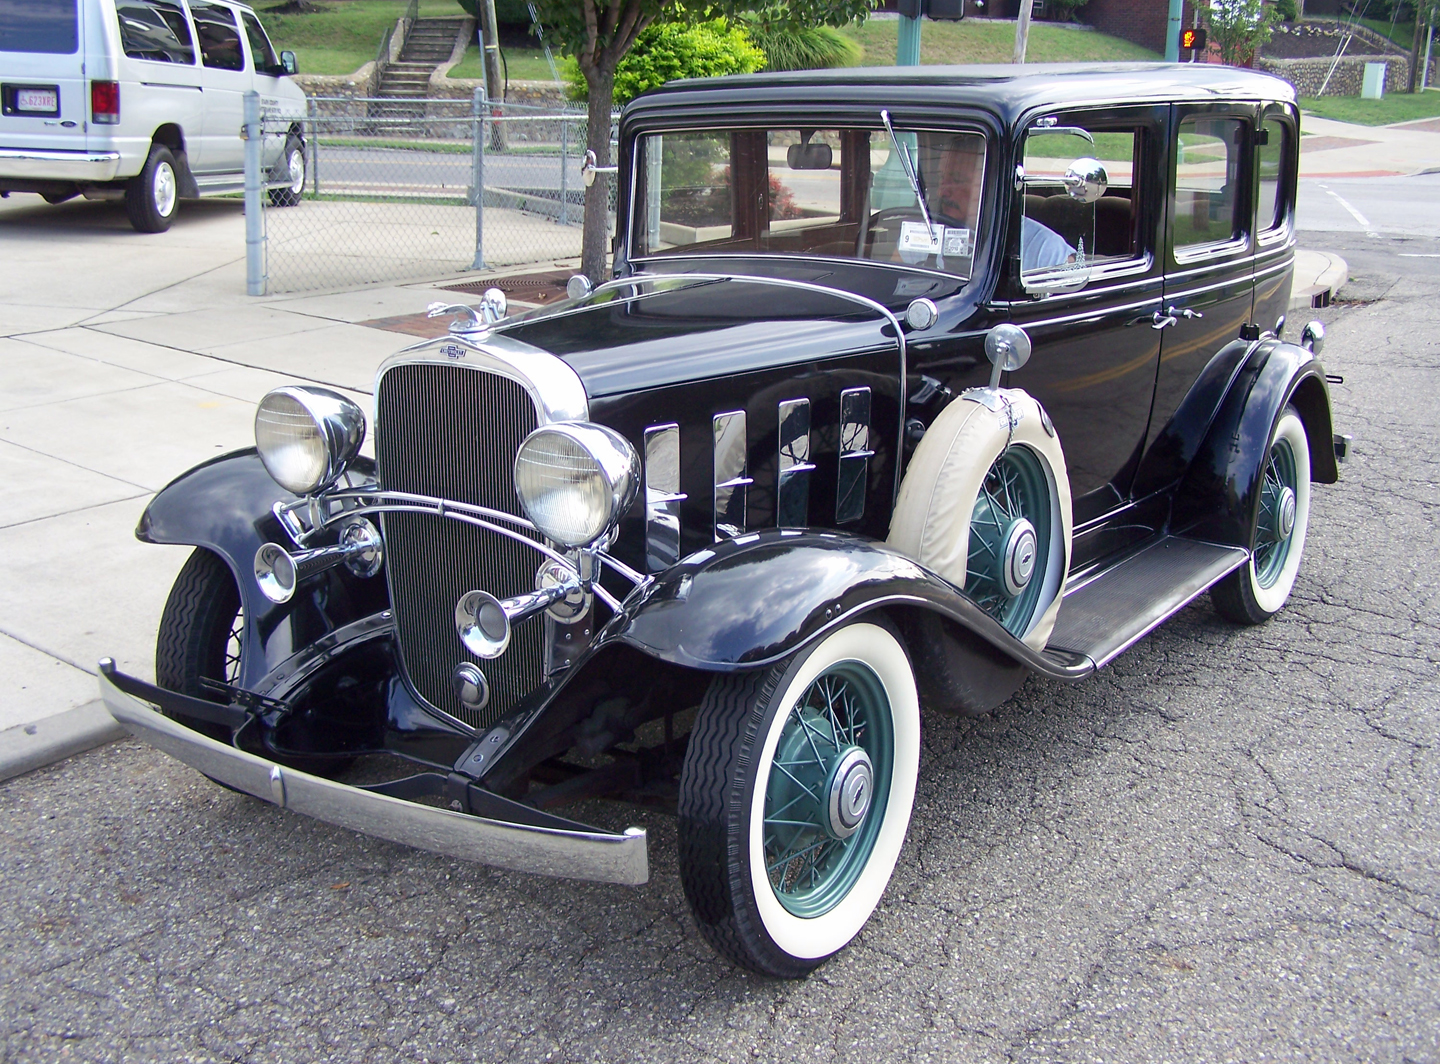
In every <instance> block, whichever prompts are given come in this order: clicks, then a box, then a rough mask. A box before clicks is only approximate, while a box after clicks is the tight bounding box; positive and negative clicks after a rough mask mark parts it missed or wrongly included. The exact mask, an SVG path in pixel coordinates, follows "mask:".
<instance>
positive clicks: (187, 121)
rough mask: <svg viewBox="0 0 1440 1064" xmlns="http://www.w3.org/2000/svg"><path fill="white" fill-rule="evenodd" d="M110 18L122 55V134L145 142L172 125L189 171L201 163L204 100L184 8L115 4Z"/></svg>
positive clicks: (172, 0)
mask: <svg viewBox="0 0 1440 1064" xmlns="http://www.w3.org/2000/svg"><path fill="white" fill-rule="evenodd" d="M115 16H116V21H117V22H118V23H119V26H120V51H121V53H122V54H123V56H124V59H123V60H121V65H122V69H123V71H124V75H125V76H124V77H123V78H122V80H123V81H124V83H125V88H124V89H123V90H122V97H123V100H122V103H123V106H122V108H121V116H122V120H123V122H124V129H125V131H126V132H127V133H128V134H131V135H135V136H139V137H143V138H144V141H145V142H148V141H149V139H150V137H151V135H152V134H153V133H154V132H155V130H157V129H159V128H160V127H161V126H163V125H167V124H170V123H175V124H177V125H179V126H180V129H181V132H182V134H183V138H184V144H185V151H186V156H187V160H188V163H189V165H190V167H191V168H192V169H193V168H194V167H196V166H197V165H203V162H202V161H201V160H202V157H203V152H204V146H203V138H204V132H203V126H204V114H205V96H204V93H203V92H202V91H201V87H200V67H199V65H198V63H197V61H196V60H197V58H198V57H197V55H196V50H195V40H194V36H193V35H192V33H191V29H190V20H189V18H187V17H186V15H185V7H184V5H183V4H182V3H181V2H180V0H115ZM197 149H199V150H197ZM141 157H142V158H143V157H144V156H143V153H142V155H141Z"/></svg>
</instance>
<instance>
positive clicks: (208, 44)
mask: <svg viewBox="0 0 1440 1064" xmlns="http://www.w3.org/2000/svg"><path fill="white" fill-rule="evenodd" d="M190 14H192V15H193V16H195V32H196V33H197V34H199V36H200V59H201V61H202V62H204V64H205V65H206V66H207V67H214V68H215V69H217V70H244V69H245V53H244V52H243V51H241V49H240V29H239V27H238V26H236V25H235V15H234V13H233V12H232V11H231V10H230V9H229V8H228V7H222V6H220V5H219V4H205V3H194V4H191V5H190Z"/></svg>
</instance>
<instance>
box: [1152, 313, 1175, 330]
mask: <svg viewBox="0 0 1440 1064" xmlns="http://www.w3.org/2000/svg"><path fill="white" fill-rule="evenodd" d="M1171 309H1172V310H1173V309H1174V308H1171ZM1175 322H1176V318H1175V315H1174V314H1173V313H1170V314H1162V313H1160V311H1158V310H1157V311H1156V312H1155V313H1154V314H1152V315H1151V316H1150V328H1152V329H1168V328H1170V326H1172V325H1174V324H1175Z"/></svg>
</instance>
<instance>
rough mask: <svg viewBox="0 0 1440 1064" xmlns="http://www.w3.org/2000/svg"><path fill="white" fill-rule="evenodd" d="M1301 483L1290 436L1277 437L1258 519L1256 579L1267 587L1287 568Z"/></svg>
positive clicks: (1267, 467)
mask: <svg viewBox="0 0 1440 1064" xmlns="http://www.w3.org/2000/svg"><path fill="white" fill-rule="evenodd" d="M1299 487H1300V481H1299V473H1298V470H1297V468H1296V463H1295V451H1294V449H1293V448H1292V447H1291V446H1290V441H1289V440H1286V439H1279V440H1276V441H1275V442H1274V443H1273V444H1271V446H1270V460H1269V461H1268V462H1267V463H1266V464H1265V478H1264V480H1263V481H1262V482H1261V484H1260V512H1259V514H1257V515H1256V519H1255V551H1254V554H1255V582H1256V583H1257V584H1259V585H1260V586H1261V587H1263V588H1270V587H1274V586H1275V582H1276V581H1277V580H1279V579H1280V574H1281V572H1283V571H1284V569H1285V560H1286V559H1287V558H1289V557H1290V546H1291V544H1292V543H1293V542H1294V539H1295V537H1294V531H1295V524H1294V523H1295V499H1296V495H1297V493H1298V490H1299ZM1287 509H1288V521H1287ZM1287 524H1288V527H1287Z"/></svg>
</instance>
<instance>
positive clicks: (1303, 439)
mask: <svg viewBox="0 0 1440 1064" xmlns="http://www.w3.org/2000/svg"><path fill="white" fill-rule="evenodd" d="M1252 522H1253V523H1252V524H1251V532H1250V560H1249V561H1248V562H1246V563H1245V564H1244V565H1242V566H1241V567H1240V568H1239V569H1237V570H1235V572H1233V573H1231V574H1230V575H1229V576H1227V577H1226V578H1225V579H1224V580H1221V581H1220V582H1219V583H1218V584H1216V585H1215V586H1214V587H1213V588H1211V589H1210V600H1211V601H1212V602H1213V603H1214V604H1215V609H1216V611H1217V612H1218V613H1219V614H1220V616H1222V617H1224V618H1226V619H1227V620H1231V621H1234V622H1235V623H1236V624H1263V623H1264V622H1265V621H1268V620H1269V619H1270V618H1271V617H1273V616H1275V614H1277V613H1279V612H1280V609H1281V607H1283V606H1284V605H1285V602H1286V600H1287V599H1289V598H1290V591H1291V589H1292V588H1294V586H1295V577H1296V575H1297V574H1298V573H1299V571H1300V555H1301V554H1302V553H1303V552H1304V550H1305V533H1306V531H1307V530H1308V529H1309V527H1310V441H1309V438H1308V437H1307V436H1306V434H1305V424H1304V422H1302V421H1301V420H1300V415H1299V414H1298V413H1297V412H1296V411H1295V408H1294V407H1293V406H1287V407H1286V408H1285V410H1284V412H1283V413H1282V414H1281V415H1280V420H1279V421H1277V422H1276V423H1275V428H1274V429H1273V430H1272V431H1271V433H1270V449H1269V452H1268V453H1267V455H1266V458H1265V469H1264V471H1263V474H1262V476H1261V481H1260V490H1259V492H1258V496H1257V498H1256V500H1255V513H1254V516H1253V517H1252Z"/></svg>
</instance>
